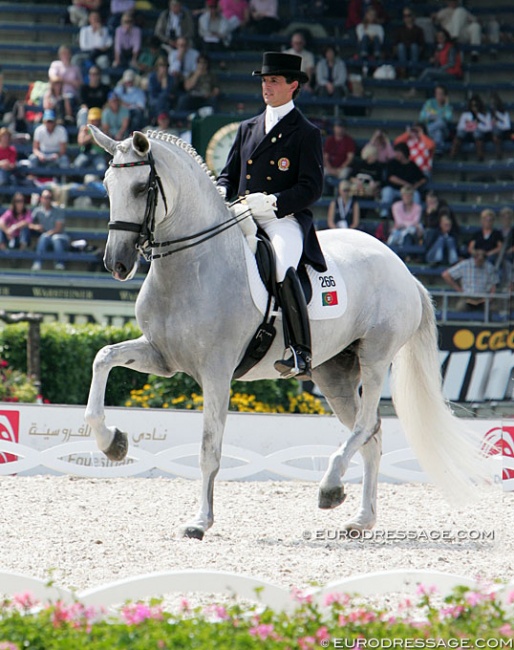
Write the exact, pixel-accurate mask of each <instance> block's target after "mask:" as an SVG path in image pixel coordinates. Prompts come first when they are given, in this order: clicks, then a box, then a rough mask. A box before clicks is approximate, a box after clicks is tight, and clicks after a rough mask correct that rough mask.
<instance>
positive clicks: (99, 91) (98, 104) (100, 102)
mask: <svg viewBox="0 0 514 650" xmlns="http://www.w3.org/2000/svg"><path fill="white" fill-rule="evenodd" d="M109 92H110V89H109V86H108V85H107V84H104V83H102V78H101V71H100V68H98V67H97V66H96V65H94V66H92V67H91V68H90V69H89V74H88V81H87V83H85V84H82V86H81V87H80V108H79V110H78V111H77V126H78V127H79V128H80V127H81V126H84V124H86V122H87V114H88V111H89V109H90V108H103V107H104V106H105V104H106V102H107V97H108V95H109Z"/></svg>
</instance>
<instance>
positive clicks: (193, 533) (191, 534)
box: [182, 526, 205, 541]
mask: <svg viewBox="0 0 514 650" xmlns="http://www.w3.org/2000/svg"><path fill="white" fill-rule="evenodd" d="M204 534H205V533H204V531H203V530H202V529H201V528H196V526H187V528H185V529H184V532H183V533H182V537H187V538H189V539H199V540H200V541H201V540H202V539H203V536H204Z"/></svg>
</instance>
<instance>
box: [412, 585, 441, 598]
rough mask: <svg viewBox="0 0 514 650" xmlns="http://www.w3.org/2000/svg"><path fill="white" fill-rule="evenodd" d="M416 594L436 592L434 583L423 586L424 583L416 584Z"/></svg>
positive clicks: (428, 594)
mask: <svg viewBox="0 0 514 650" xmlns="http://www.w3.org/2000/svg"><path fill="white" fill-rule="evenodd" d="M416 593H417V594H418V596H430V595H432V594H435V593H437V587H436V586H435V585H430V586H428V587H425V585H418V586H417V589H416Z"/></svg>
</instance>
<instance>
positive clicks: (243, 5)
mask: <svg viewBox="0 0 514 650" xmlns="http://www.w3.org/2000/svg"><path fill="white" fill-rule="evenodd" d="M218 6H219V8H220V11H221V13H222V14H223V16H224V17H225V19H226V21H227V23H228V36H227V38H228V42H229V43H230V42H231V40H232V37H233V35H234V33H235V32H237V31H239V30H241V29H242V28H244V27H245V26H246V25H247V24H248V21H249V20H250V7H249V6H248V2H247V0H219V3H218Z"/></svg>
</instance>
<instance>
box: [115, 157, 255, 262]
mask: <svg viewBox="0 0 514 650" xmlns="http://www.w3.org/2000/svg"><path fill="white" fill-rule="evenodd" d="M109 166H110V167H112V168H114V169H122V168H130V167H143V166H149V167H150V175H149V177H148V194H147V197H146V207H145V214H144V217H143V221H142V222H141V223H140V224H138V223H133V222H132V221H116V220H115V221H109V226H108V227H109V230H124V231H127V232H135V233H137V234H138V235H139V237H138V240H137V243H136V247H137V249H138V250H139V252H140V253H141V255H142V256H143V257H144V258H145V260H146V261H147V262H150V261H152V260H155V259H159V258H161V257H167V256H168V255H171V254H172V253H178V252H180V251H183V250H186V249H188V248H192V247H193V246H197V245H198V244H201V243H202V242H204V241H207V240H208V239H211V237H215V236H216V235H219V234H220V233H222V232H224V231H225V230H228V229H229V228H232V226H235V225H236V224H238V223H239V222H240V221H243V220H244V219H248V218H249V217H251V214H252V213H251V211H250V210H249V209H248V210H246V211H245V212H243V213H241V214H239V215H237V216H231V217H230V219H228V220H227V221H225V222H223V223H220V224H215V225H214V226H211V227H210V228H206V229H205V230H201V231H200V232H198V233H196V234H195V235H189V236H186V237H181V238H179V239H170V240H169V241H164V242H156V241H155V240H154V229H155V210H156V208H157V202H158V199H159V193H160V194H161V196H162V200H163V201H164V209H165V214H167V213H168V203H167V201H166V195H165V194H164V190H163V187H162V182H161V178H160V176H159V174H157V171H156V169H155V160H154V157H153V155H152V152H151V151H149V152H148V159H147V160H137V161H135V162H128V163H113V162H112V160H111V162H110V163H109ZM240 201H241V199H237V200H236V201H234V202H233V203H231V204H230V206H229V207H232V206H233V205H235V204H236V203H239V202H240ZM199 238H201V239H199ZM193 240H197V241H193ZM184 242H190V243H187V244H185V243H184ZM173 244H184V245H182V246H179V247H177V248H174V249H173V250H170V251H166V252H165V253H152V252H151V249H152V248H161V247H163V246H171V245H173Z"/></svg>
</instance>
